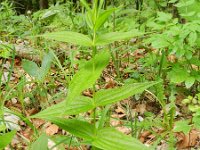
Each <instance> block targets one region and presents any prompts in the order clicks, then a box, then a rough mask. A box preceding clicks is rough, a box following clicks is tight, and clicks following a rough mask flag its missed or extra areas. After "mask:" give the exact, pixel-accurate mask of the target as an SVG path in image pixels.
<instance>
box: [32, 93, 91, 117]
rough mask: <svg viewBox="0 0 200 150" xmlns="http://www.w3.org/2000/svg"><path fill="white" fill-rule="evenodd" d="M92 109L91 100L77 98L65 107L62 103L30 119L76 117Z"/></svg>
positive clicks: (82, 97)
mask: <svg viewBox="0 0 200 150" xmlns="http://www.w3.org/2000/svg"><path fill="white" fill-rule="evenodd" d="M93 108H94V105H93V103H92V99H91V98H88V97H84V96H77V97H75V99H74V100H73V101H72V102H71V103H69V104H67V105H66V103H65V102H64V101H63V102H61V103H59V104H56V105H53V106H51V107H49V108H47V109H45V110H43V111H41V112H39V113H38V114H35V115H33V116H31V118H41V119H45V118H48V117H62V116H63V115H77V114H79V113H82V112H86V111H88V110H91V109H93Z"/></svg>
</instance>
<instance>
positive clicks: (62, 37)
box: [38, 31, 93, 46]
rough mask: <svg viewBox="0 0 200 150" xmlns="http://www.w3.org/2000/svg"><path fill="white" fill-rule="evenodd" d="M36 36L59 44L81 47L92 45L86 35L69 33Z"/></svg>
mask: <svg viewBox="0 0 200 150" xmlns="http://www.w3.org/2000/svg"><path fill="white" fill-rule="evenodd" d="M38 36H41V37H44V38H46V39H52V40H56V41H60V42H67V43H72V44H77V45H81V46H92V45H93V44H92V40H91V39H90V38H89V37H88V36H87V35H84V34H81V33H77V32H71V31H62V32H52V33H45V34H43V35H38Z"/></svg>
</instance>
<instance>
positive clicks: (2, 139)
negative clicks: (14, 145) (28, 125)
mask: <svg viewBox="0 0 200 150" xmlns="http://www.w3.org/2000/svg"><path fill="white" fill-rule="evenodd" d="M15 134H16V131H14V130H13V131H11V132H8V133H5V134H3V135H1V134H0V149H3V148H5V147H6V146H7V145H8V144H9V143H10V142H11V141H12V139H13V137H14V135H15Z"/></svg>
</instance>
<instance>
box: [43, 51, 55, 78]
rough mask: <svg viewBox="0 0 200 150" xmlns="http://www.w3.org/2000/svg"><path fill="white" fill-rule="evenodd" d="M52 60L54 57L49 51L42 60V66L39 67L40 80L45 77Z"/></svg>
mask: <svg viewBox="0 0 200 150" xmlns="http://www.w3.org/2000/svg"><path fill="white" fill-rule="evenodd" d="M53 58H54V55H53V53H52V52H51V51H50V52H49V53H47V54H46V55H45V56H44V58H43V60H42V66H41V76H42V78H44V77H45V76H46V75H47V73H48V71H49V69H50V67H51V62H52V61H53Z"/></svg>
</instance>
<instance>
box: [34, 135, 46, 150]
mask: <svg viewBox="0 0 200 150" xmlns="http://www.w3.org/2000/svg"><path fill="white" fill-rule="evenodd" d="M47 144H48V137H47V135H46V134H42V135H40V137H39V138H38V139H37V140H36V141H35V142H34V143H33V144H32V145H31V150H36V149H37V150H47V149H48V146H47Z"/></svg>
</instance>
